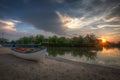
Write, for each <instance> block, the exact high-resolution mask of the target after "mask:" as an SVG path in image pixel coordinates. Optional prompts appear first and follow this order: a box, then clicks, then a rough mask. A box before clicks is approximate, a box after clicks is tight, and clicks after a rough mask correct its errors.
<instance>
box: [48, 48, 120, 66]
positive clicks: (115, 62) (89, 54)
mask: <svg viewBox="0 0 120 80" xmlns="http://www.w3.org/2000/svg"><path fill="white" fill-rule="evenodd" d="M48 53H49V56H53V57H62V58H65V59H69V60H73V61H78V62H85V63H90V64H100V65H105V66H112V67H119V68H120V49H118V48H105V47H103V48H98V49H96V48H48Z"/></svg>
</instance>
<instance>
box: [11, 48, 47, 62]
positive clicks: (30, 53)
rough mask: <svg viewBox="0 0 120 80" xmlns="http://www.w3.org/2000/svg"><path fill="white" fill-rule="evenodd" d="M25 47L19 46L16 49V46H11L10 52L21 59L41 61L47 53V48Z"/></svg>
mask: <svg viewBox="0 0 120 80" xmlns="http://www.w3.org/2000/svg"><path fill="white" fill-rule="evenodd" d="M22 49H23V50H22ZM25 49H26V48H21V50H20V49H18V47H12V48H11V50H12V53H11V54H13V55H15V56H17V57H20V58H23V59H28V60H35V61H38V62H40V61H43V60H44V58H45V56H46V54H47V48H37V49H35V48H34V49H26V50H25Z"/></svg>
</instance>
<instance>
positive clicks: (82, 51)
mask: <svg viewBox="0 0 120 80" xmlns="http://www.w3.org/2000/svg"><path fill="white" fill-rule="evenodd" d="M92 50H93V49H90V48H72V49H71V48H48V53H49V55H50V56H54V57H55V56H57V55H65V54H71V55H72V56H75V57H77V56H79V57H83V56H85V57H86V58H87V59H88V60H94V59H95V58H96V51H97V50H96V51H95V50H94V51H92Z"/></svg>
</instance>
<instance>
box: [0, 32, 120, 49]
mask: <svg viewBox="0 0 120 80" xmlns="http://www.w3.org/2000/svg"><path fill="white" fill-rule="evenodd" d="M4 43H11V44H33V43H35V44H41V45H43V46H49V47H102V46H109V47H111V46H118V47H120V42H118V43H110V42H106V43H102V40H99V39H97V37H96V36H95V35H94V34H87V35H86V36H81V35H80V36H79V37H72V38H65V37H57V36H52V37H48V38H45V37H44V36H43V35H36V36H29V37H22V38H20V39H18V40H15V41H11V42H8V40H7V39H3V38H1V39H0V44H4Z"/></svg>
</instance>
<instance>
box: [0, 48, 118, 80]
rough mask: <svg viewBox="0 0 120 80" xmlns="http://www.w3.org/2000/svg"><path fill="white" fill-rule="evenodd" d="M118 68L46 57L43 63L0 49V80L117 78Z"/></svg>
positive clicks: (102, 79) (112, 79) (106, 79)
mask: <svg viewBox="0 0 120 80" xmlns="http://www.w3.org/2000/svg"><path fill="white" fill-rule="evenodd" d="M119 79H120V69H115V68H110V67H106V66H101V65H95V64H88V63H82V62H75V61H71V60H67V59H62V58H57V57H46V58H45V60H44V62H43V63H38V62H35V61H29V60H25V59H22V58H18V57H16V56H13V55H11V54H10V51H9V50H7V49H4V48H2V49H0V80H119Z"/></svg>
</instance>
